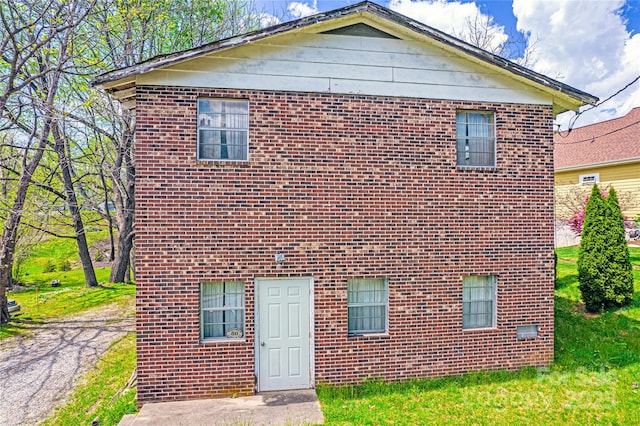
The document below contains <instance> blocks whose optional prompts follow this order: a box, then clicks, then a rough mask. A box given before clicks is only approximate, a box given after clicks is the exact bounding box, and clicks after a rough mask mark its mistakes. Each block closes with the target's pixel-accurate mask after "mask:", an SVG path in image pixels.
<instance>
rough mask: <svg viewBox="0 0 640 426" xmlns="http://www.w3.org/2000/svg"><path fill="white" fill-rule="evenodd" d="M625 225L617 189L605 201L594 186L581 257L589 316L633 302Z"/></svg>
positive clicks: (580, 276) (580, 274)
mask: <svg viewBox="0 0 640 426" xmlns="http://www.w3.org/2000/svg"><path fill="white" fill-rule="evenodd" d="M630 274H631V263H630V261H629V251H628V248H627V243H626V240H625V234H624V221H623V218H622V213H621V212H620V206H619V204H618V199H617V196H616V193H615V190H613V188H612V189H611V190H610V192H609V197H607V198H602V195H601V194H600V189H599V188H598V186H597V185H594V186H593V189H592V191H591V196H590V197H589V201H588V202H587V209H586V213H585V218H584V225H583V228H582V241H581V243H580V253H579V257H578V280H579V282H580V284H579V288H580V292H581V293H582V300H583V301H584V303H585V308H586V310H587V311H589V312H599V311H601V310H604V309H608V308H611V307H617V306H623V305H625V304H628V303H629V302H630V301H631V297H632V294H633V277H632V276H631V275H630Z"/></svg>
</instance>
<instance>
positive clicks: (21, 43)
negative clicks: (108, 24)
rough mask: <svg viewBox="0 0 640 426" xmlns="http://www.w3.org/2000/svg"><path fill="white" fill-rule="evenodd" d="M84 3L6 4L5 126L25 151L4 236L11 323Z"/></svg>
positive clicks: (2, 295)
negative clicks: (21, 241) (29, 223)
mask: <svg viewBox="0 0 640 426" xmlns="http://www.w3.org/2000/svg"><path fill="white" fill-rule="evenodd" d="M84 3H86V2H82V1H81V0H77V1H56V0H49V1H46V2H42V1H37V0H35V1H32V0H21V1H13V2H8V3H6V4H3V5H2V6H1V7H0V21H1V22H2V28H1V29H0V30H1V31H2V36H0V46H1V47H2V52H3V53H2V59H3V65H4V66H2V67H0V82H1V87H2V88H1V89H0V111H1V112H2V115H1V116H0V117H1V120H2V123H1V126H0V128H2V129H10V128H13V129H15V130H16V131H20V132H21V136H20V139H21V140H20V143H21V151H22V159H21V167H22V169H21V170H20V173H19V178H18V181H17V183H16V188H15V193H14V194H13V202H12V203H11V208H10V210H9V212H8V214H7V217H6V219H5V222H4V227H3V230H2V236H1V239H0V323H6V322H8V321H9V312H8V309H7V298H6V289H7V288H8V286H9V283H10V281H11V276H12V267H13V257H14V253H15V248H16V238H17V232H18V226H19V225H20V222H21V219H22V214H23V209H24V206H25V202H26V199H27V192H28V191H29V188H30V186H31V181H32V177H33V176H34V174H35V172H36V169H37V168H38V166H39V164H40V160H41V159H42V156H43V154H44V152H45V149H46V148H47V145H48V143H49V136H50V132H51V129H52V126H53V124H54V121H55V110H54V106H55V99H56V95H57V93H58V90H59V88H60V82H61V77H62V74H63V73H64V70H65V67H66V66H67V64H68V61H69V59H70V57H69V44H70V42H71V40H72V37H73V31H74V28H75V27H76V25H77V24H78V22H80V21H81V20H82V19H84V17H85V16H86V10H85V9H84V8H83V7H82V6H83V5H84ZM27 122H29V123H30V124H29V125H27V124H26V123H27Z"/></svg>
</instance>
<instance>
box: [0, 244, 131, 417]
mask: <svg viewBox="0 0 640 426" xmlns="http://www.w3.org/2000/svg"><path fill="white" fill-rule="evenodd" d="M105 237H106V232H93V233H88V234H87V238H88V241H89V244H90V245H91V244H93V243H95V242H96V241H98V240H100V239H102V238H105ZM63 261H68V262H69V263H70V264H71V267H72V269H71V270H69V271H59V270H58V271H55V272H43V271H44V269H45V265H46V264H47V263H51V264H53V265H56V269H58V268H57V266H58V265H60V264H61V263H62V262H63ZM95 272H96V277H97V278H98V281H99V282H101V285H100V286H99V287H94V288H87V287H86V285H85V279H84V274H83V272H82V269H81V265H80V264H79V262H78V260H77V247H76V243H75V241H74V240H70V239H51V240H49V241H46V242H43V243H41V244H38V245H37V246H35V247H34V249H33V251H32V253H31V256H30V257H29V258H28V259H26V260H25V261H24V263H23V264H22V265H21V268H20V277H19V279H20V281H21V282H22V284H23V287H24V289H22V290H20V291H14V292H11V293H9V295H8V296H9V298H11V299H15V300H17V301H18V303H20V305H21V311H20V312H19V313H17V314H14V315H12V320H11V322H10V323H9V324H7V325H3V326H0V340H2V339H4V338H7V337H10V336H13V335H16V334H27V333H29V332H31V330H32V329H33V327H32V325H33V324H38V323H44V322H46V321H47V320H48V319H50V318H52V317H57V316H62V315H73V314H76V313H80V312H83V311H87V310H90V309H93V308H97V307H100V306H103V305H107V304H112V303H118V304H119V305H120V306H124V305H126V304H130V303H131V300H132V298H133V297H134V295H135V286H134V285H132V284H123V283H119V284H107V283H106V281H108V278H109V268H101V269H96V270H95ZM54 279H55V280H59V281H60V284H61V285H60V287H51V281H52V280H54ZM135 363H136V352H135V333H129V334H128V335H127V336H126V337H124V338H122V339H121V340H119V341H117V342H114V343H113V344H112V346H111V347H110V348H109V350H108V351H107V352H106V353H104V354H103V355H102V357H101V358H100V360H99V361H98V363H97V365H96V367H95V369H93V370H92V371H91V372H89V373H87V375H85V377H83V378H82V379H81V380H80V381H79V384H78V386H77V388H76V389H75V390H74V392H73V394H72V395H71V396H70V397H69V398H68V400H67V402H66V404H65V405H64V406H62V407H59V408H58V409H57V410H56V412H55V414H54V415H53V416H52V417H51V418H49V419H47V420H45V421H44V422H43V424H45V425H71V424H91V422H92V421H93V420H95V419H98V423H99V424H100V425H116V424H118V422H119V421H120V419H121V418H122V416H123V415H124V414H127V413H134V412H135V411H136V408H137V406H136V401H135V395H136V392H135V389H131V390H129V391H126V392H124V393H123V394H122V395H119V396H117V397H114V395H116V394H117V392H118V390H120V389H121V388H122V387H123V386H124V385H125V383H126V382H127V380H128V379H129V377H130V376H131V373H132V372H133V370H134V368H135Z"/></svg>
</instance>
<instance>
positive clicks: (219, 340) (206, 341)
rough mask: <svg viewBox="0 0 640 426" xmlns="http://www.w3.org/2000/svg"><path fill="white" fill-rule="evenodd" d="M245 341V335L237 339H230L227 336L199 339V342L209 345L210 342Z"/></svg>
mask: <svg viewBox="0 0 640 426" xmlns="http://www.w3.org/2000/svg"><path fill="white" fill-rule="evenodd" d="M246 341H247V339H246V338H245V337H241V338H239V339H230V338H228V337H220V338H212V339H204V340H200V344H201V345H210V344H218V343H245V342H246Z"/></svg>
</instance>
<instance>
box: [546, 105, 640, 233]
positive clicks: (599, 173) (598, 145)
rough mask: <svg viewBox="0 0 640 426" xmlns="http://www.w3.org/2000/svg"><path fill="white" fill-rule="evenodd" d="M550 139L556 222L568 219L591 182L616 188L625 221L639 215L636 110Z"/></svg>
mask: <svg viewBox="0 0 640 426" xmlns="http://www.w3.org/2000/svg"><path fill="white" fill-rule="evenodd" d="M553 140H554V156H555V182H556V217H557V218H558V219H560V220H566V219H569V218H570V217H571V215H572V213H573V212H572V210H574V209H575V207H574V206H575V204H576V203H579V202H581V201H584V199H585V198H586V197H588V195H589V193H590V192H591V185H593V184H594V183H597V184H598V186H600V187H601V188H603V189H604V188H606V187H609V186H613V187H614V188H615V189H616V191H617V192H618V198H619V199H620V203H621V205H622V208H623V213H624V215H625V216H626V217H627V218H629V219H635V218H636V217H638V215H640V107H636V108H634V109H632V110H631V111H629V112H628V113H627V115H625V116H624V117H620V118H614V119H613V120H608V121H603V122H601V123H596V124H591V125H589V126H584V127H579V128H576V129H573V130H572V131H571V132H570V133H569V134H568V135H567V134H566V132H562V133H560V134H556V135H555V136H554V139H553Z"/></svg>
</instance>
